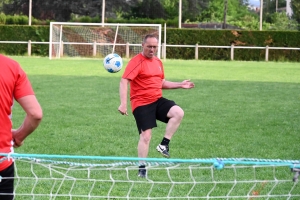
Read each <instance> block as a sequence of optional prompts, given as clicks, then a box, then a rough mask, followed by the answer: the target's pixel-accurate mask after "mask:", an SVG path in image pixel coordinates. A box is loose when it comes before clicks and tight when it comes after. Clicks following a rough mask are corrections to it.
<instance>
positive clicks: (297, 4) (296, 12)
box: [291, 0, 300, 24]
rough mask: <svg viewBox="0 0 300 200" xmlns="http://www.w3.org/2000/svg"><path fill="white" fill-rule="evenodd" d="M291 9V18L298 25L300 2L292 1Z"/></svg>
mask: <svg viewBox="0 0 300 200" xmlns="http://www.w3.org/2000/svg"><path fill="white" fill-rule="evenodd" d="M291 7H292V10H293V15H292V18H293V19H294V20H296V21H297V22H298V23H299V24H300V0H292V1H291Z"/></svg>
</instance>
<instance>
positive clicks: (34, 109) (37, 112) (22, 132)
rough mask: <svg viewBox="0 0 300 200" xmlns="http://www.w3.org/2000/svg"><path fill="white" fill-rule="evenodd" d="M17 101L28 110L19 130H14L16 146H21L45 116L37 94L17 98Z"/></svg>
mask: <svg viewBox="0 0 300 200" xmlns="http://www.w3.org/2000/svg"><path fill="white" fill-rule="evenodd" d="M17 102H18V103H19V104H20V105H21V106H22V108H23V110H24V111H25V112H26V116H25V119H24V121H23V123H22V125H21V126H20V127H19V128H18V129H17V130H13V131H12V134H13V139H14V147H20V146H21V145H22V144H23V141H24V140H25V138H26V137H27V136H28V135H30V134H31V133H32V132H33V131H34V130H35V129H36V128H37V127H38V126H39V124H40V122H41V120H42V118H43V111H42V108H41V106H40V104H39V102H38V100H37V99H36V97H35V95H28V96H25V97H22V98H20V99H17Z"/></svg>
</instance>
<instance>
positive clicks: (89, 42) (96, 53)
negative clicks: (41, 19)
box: [49, 22, 161, 59]
mask: <svg viewBox="0 0 300 200" xmlns="http://www.w3.org/2000/svg"><path fill="white" fill-rule="evenodd" d="M147 34H154V35H156V36H157V37H158V39H159V46H161V25H160V24H111V23H70V22H51V23H50V37H49V58H50V59H52V58H60V57H62V56H65V57H105V56H106V55H107V54H110V53H113V52H114V53H117V54H119V55H120V56H121V57H127V58H128V57H132V56H134V55H135V54H137V53H139V52H141V51H142V46H141V43H142V40H143V38H144V36H145V35H147ZM160 52H161V48H158V52H157V56H158V57H160V54H161V53H160Z"/></svg>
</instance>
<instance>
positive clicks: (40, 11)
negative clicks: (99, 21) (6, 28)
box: [3, 0, 137, 21]
mask: <svg viewBox="0 0 300 200" xmlns="http://www.w3.org/2000/svg"><path fill="white" fill-rule="evenodd" d="M132 2H134V3H136V2H137V0H131V1H125V2H124V0H114V1H109V0H107V1H106V11H107V13H108V16H113V15H114V14H115V12H116V10H118V9H120V7H121V10H124V12H127V11H129V8H130V6H129V5H130V4H131V3H132ZM28 4H29V1H28V0H14V1H8V2H6V3H4V4H3V11H4V13H5V14H24V15H28V12H29V5H28ZM72 14H75V15H80V16H90V17H95V16H101V15H102V1H100V0H89V1H86V0H34V1H32V16H33V17H34V18H37V19H41V20H46V19H48V20H55V21H69V20H70V19H71V16H72Z"/></svg>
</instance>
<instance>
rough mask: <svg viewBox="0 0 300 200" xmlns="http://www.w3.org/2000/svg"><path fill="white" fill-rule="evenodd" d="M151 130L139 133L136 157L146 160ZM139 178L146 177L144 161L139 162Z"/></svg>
mask: <svg viewBox="0 0 300 200" xmlns="http://www.w3.org/2000/svg"><path fill="white" fill-rule="evenodd" d="M151 135H152V130H151V129H147V130H145V131H142V132H141V133H140V140H139V143H138V157H139V158H147V156H148V152H149V145H150V141H151ZM138 175H139V176H140V177H142V178H144V177H146V176H147V171H146V166H145V161H144V160H140V166H139V174H138Z"/></svg>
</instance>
